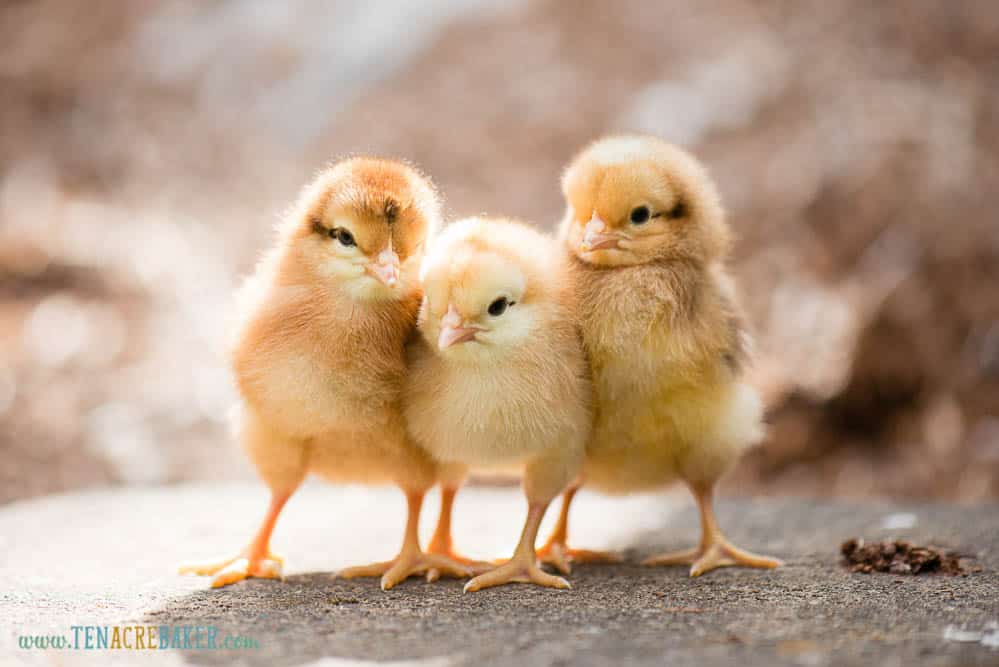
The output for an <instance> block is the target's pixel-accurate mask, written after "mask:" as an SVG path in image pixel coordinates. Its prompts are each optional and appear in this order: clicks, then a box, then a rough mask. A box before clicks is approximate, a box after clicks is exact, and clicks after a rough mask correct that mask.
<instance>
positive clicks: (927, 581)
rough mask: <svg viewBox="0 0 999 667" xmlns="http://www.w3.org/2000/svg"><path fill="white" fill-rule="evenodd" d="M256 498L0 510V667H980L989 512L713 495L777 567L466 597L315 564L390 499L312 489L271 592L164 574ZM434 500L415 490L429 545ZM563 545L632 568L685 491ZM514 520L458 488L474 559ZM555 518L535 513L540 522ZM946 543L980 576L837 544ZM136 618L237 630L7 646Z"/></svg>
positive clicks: (245, 523)
mask: <svg viewBox="0 0 999 667" xmlns="http://www.w3.org/2000/svg"><path fill="white" fill-rule="evenodd" d="M264 503H265V499H264V496H263V493H262V490H261V489H260V488H258V487H255V486H252V485H226V486H213V485H202V486H183V487H172V488H150V489H126V490H108V491H97V492H91V493H84V494H74V495H66V496H55V497H49V498H43V499H39V500H35V501H30V502H24V503H16V504H12V505H8V506H6V507H3V508H0V615H2V618H3V619H4V621H5V626H6V629H7V632H3V631H0V665H7V664H19V663H25V664H38V665H77V664H82V665H91V664H92V665H106V664H115V665H119V664H120V665H131V664H139V665H146V664H157V665H183V664H198V665H200V664H206V665H251V666H256V665H261V666H263V665H268V666H269V665H279V666H281V665H303V664H304V665H319V666H322V667H339V666H341V665H347V664H358V663H360V664H364V663H365V662H368V661H389V662H391V663H393V664H406V665H421V666H423V667H431V666H433V667H436V666H438V665H440V666H443V665H465V664H476V665H486V664H490V665H491V664H499V665H518V666H520V667H523V666H527V665H562V664H583V665H600V664H636V665H646V664H647V665H661V664H670V665H686V664H690V665H724V664H741V665H743V666H745V667H749V666H753V665H803V666H818V665H854V664H855V665H861V664H863V665H868V664H876V665H910V664H920V665H922V664H926V665H997V664H999V624H997V623H999V576H997V574H996V571H997V565H999V558H997V553H999V508H997V507H996V506H989V507H974V508H964V507H946V506H915V505H909V506H905V507H900V506H892V505H880V504H879V505H850V504H839V503H823V502H815V501H804V500H797V499H778V500H768V501H759V502H749V501H732V500H730V501H728V502H723V503H721V505H720V515H721V520H722V523H723V525H724V526H725V527H726V528H727V529H728V532H729V534H730V535H731V537H733V538H734V539H735V540H736V541H737V542H739V543H740V544H742V545H743V546H746V547H749V548H753V549H756V550H759V551H763V552H767V553H771V554H774V555H777V556H779V557H781V558H784V559H785V560H786V561H787V565H786V566H785V567H784V568H782V569H780V570H777V571H774V572H756V571H746V570H723V571H716V572H713V573H710V574H708V575H705V576H704V577H701V578H699V579H694V580H691V579H689V578H688V577H687V576H686V573H685V571H684V570H683V569H682V568H658V569H646V568H641V567H638V566H636V565H620V566H612V567H611V566H596V565H594V566H583V567H579V568H577V571H576V572H575V573H574V574H573V576H572V577H571V581H572V584H573V587H574V588H573V590H571V591H551V590H542V589H538V588H535V587H531V586H524V585H520V586H508V587H504V588H499V589H492V590H487V591H482V592H479V593H474V594H467V595H463V594H462V592H461V582H457V581H443V582H438V583H436V584H430V585H428V584H426V583H424V582H423V581H421V580H416V579H413V580H410V581H409V582H406V583H405V584H403V585H401V586H400V587H399V588H397V589H394V590H392V591H389V592H387V593H383V592H382V591H381V590H379V588H378V585H377V582H376V581H374V580H359V581H344V580H336V579H333V578H332V577H330V576H329V572H331V571H332V570H334V569H335V568H338V567H341V566H343V565H346V564H348V563H357V562H363V561H366V560H369V559H375V558H380V557H386V556H389V555H391V553H393V552H394V549H395V547H396V543H397V541H398V539H399V537H400V535H399V533H400V530H401V521H402V518H401V515H400V512H401V511H402V507H403V503H402V499H401V497H400V495H399V494H398V493H397V492H395V491H393V490H390V489H366V488H358V487H346V488H334V487H329V486H325V485H321V484H312V485H309V486H307V487H306V488H305V489H303V490H302V492H301V493H300V494H299V495H298V496H297V497H296V498H295V499H294V500H293V502H292V503H291V504H290V505H289V507H288V509H287V511H286V515H285V516H284V517H283V520H282V522H281V523H280V524H279V527H278V530H277V532H276V535H275V550H276V551H278V552H279V553H282V554H283V555H284V556H286V558H287V559H288V574H289V576H288V578H287V580H286V581H284V582H275V581H251V582H247V583H243V584H239V585H236V586H232V587H229V588H226V589H223V590H218V591H213V590H208V589H207V580H205V579H200V578H193V577H190V578H189V577H181V576H179V575H175V574H174V573H173V567H174V565H175V564H176V563H177V562H178V561H181V560H189V559H191V558H197V557H205V556H213V555H220V554H224V553H228V552H232V551H234V550H237V549H238V548H239V547H240V546H242V545H243V543H245V542H246V541H247V539H248V536H249V534H250V531H251V530H252V529H253V527H254V525H255V522H256V519H257V517H258V514H259V513H260V512H262V510H263V506H264ZM436 504H437V503H436V495H434V496H433V497H431V498H430V499H429V500H428V505H427V509H428V511H427V512H426V513H425V514H426V516H425V517H424V519H425V521H424V525H423V528H424V530H425V534H427V533H429V531H430V529H431V527H432V523H433V519H434V517H433V514H434V513H435V511H436ZM576 509H577V512H576V514H575V519H576V522H575V523H576V525H575V527H574V528H575V532H576V533H577V534H578V536H579V540H578V542H579V544H581V545H585V546H594V547H615V548H620V547H631V548H630V549H629V552H628V555H629V556H630V557H633V558H634V557H637V556H639V555H644V554H647V553H651V552H654V551H657V550H662V549H666V548H674V547H680V546H686V545H688V544H689V543H691V542H693V540H694V539H696V533H697V528H696V520H695V515H694V511H693V508H692V507H691V505H690V504H689V502H688V501H687V499H686V498H685V497H684V496H683V495H682V494H676V493H674V494H670V495H667V496H639V497H633V498H627V499H609V498H602V497H600V496H597V495H588V494H585V493H584V494H581V495H580V498H579V503H578V507H577V508H576ZM523 511H524V505H523V501H522V500H521V498H520V495H519V493H518V492H517V491H515V490H513V489H473V490H468V491H466V492H465V493H464V494H463V496H461V497H460V498H459V503H458V505H457V509H456V517H455V521H456V533H457V536H458V539H459V540H460V542H461V544H462V546H463V548H464V549H465V551H466V552H468V553H470V554H471V555H477V556H494V555H502V554H504V553H506V552H507V551H508V550H509V549H510V548H511V547H512V545H513V543H514V541H515V540H516V536H517V532H518V529H519V523H520V521H521V519H522V516H523ZM551 518H552V517H549V520H550V519H551ZM856 535H860V536H865V537H868V538H881V537H888V536H892V537H901V538H906V539H911V540H914V541H918V542H921V543H933V544H937V545H940V546H946V547H951V548H956V549H958V550H960V551H961V552H962V553H965V554H969V555H972V556H974V558H973V559H969V560H968V561H966V562H967V563H970V564H972V565H977V566H980V567H981V568H982V571H981V572H977V573H973V574H970V575H969V576H966V577H940V576H923V577H916V578H913V577H899V576H894V575H859V574H850V573H848V572H846V571H845V570H844V569H843V568H842V567H840V565H839V564H838V553H837V549H838V545H839V543H840V542H841V541H842V540H844V539H846V538H848V537H852V536H856ZM131 622H141V623H143V624H154V625H157V626H159V625H173V626H181V625H201V626H216V627H217V628H218V629H219V632H220V633H221V634H222V635H225V634H233V635H240V636H245V637H250V638H253V639H254V640H256V641H257V642H259V644H260V648H259V649H251V650H243V651H215V652H211V651H193V650H190V651H174V650H168V651H157V652H144V653H134V652H128V651H110V652H103V651H101V652H95V651H84V650H78V651H69V650H63V651H58V650H48V651H40V650H37V649H30V650H24V649H20V648H18V641H17V638H18V636H20V635H24V634H32V635H35V634H59V635H69V636H71V635H72V632H71V630H70V628H71V626H73V625H104V624H108V625H113V624H125V623H131Z"/></svg>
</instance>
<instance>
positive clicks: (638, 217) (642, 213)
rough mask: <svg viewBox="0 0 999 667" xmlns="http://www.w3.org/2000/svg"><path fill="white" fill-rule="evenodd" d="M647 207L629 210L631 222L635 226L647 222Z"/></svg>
mask: <svg viewBox="0 0 999 667" xmlns="http://www.w3.org/2000/svg"><path fill="white" fill-rule="evenodd" d="M649 215H650V214H649V207H648V206H638V207H636V208H633V209H631V222H632V223H633V224H636V225H642V224H645V223H646V222H648V221H649Z"/></svg>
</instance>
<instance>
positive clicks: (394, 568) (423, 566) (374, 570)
mask: <svg viewBox="0 0 999 667" xmlns="http://www.w3.org/2000/svg"><path fill="white" fill-rule="evenodd" d="M423 496H424V492H423V491H419V492H416V491H407V492H406V505H407V509H408V514H407V518H406V533H405V536H404V537H403V541H402V548H401V549H400V550H399V555H397V556H396V557H395V558H394V559H393V560H390V561H385V562H381V563H372V564H371V565H361V566H358V567H349V568H347V569H345V570H341V571H340V573H339V576H341V577H343V578H345V579H353V578H355V577H378V576H380V577H381V578H382V581H381V585H382V590H386V591H387V590H388V589H390V588H392V587H393V586H395V585H396V584H398V583H400V582H402V581H405V580H406V579H408V578H409V577H411V576H413V575H417V574H428V573H430V571H431V570H433V572H434V574H435V576H434V578H436V577H437V576H440V575H441V574H443V575H444V576H448V577H459V578H460V577H470V576H471V575H472V573H471V572H470V571H469V569H468V568H467V567H466V566H465V565H463V564H461V563H458V562H456V561H454V560H452V559H451V558H448V557H447V556H442V555H439V554H432V553H426V552H424V551H423V550H422V549H421V548H420V536H419V525H420V509H421V508H422V506H423Z"/></svg>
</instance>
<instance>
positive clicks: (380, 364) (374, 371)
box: [187, 158, 467, 588]
mask: <svg viewBox="0 0 999 667" xmlns="http://www.w3.org/2000/svg"><path fill="white" fill-rule="evenodd" d="M439 217H440V204H439V201H438V198H437V195H436V193H435V191H434V189H433V187H432V186H431V185H430V183H429V181H428V180H427V179H426V178H425V177H423V176H422V175H420V174H419V173H418V172H416V171H415V170H414V169H412V168H411V167H409V166H407V165H405V164H402V163H400V162H395V161H391V160H380V159H372V158H354V159H350V160H345V161H343V162H340V163H338V164H336V165H334V166H333V167H331V168H329V169H327V170H325V171H323V172H321V173H320V174H319V175H318V176H317V178H316V179H315V180H314V181H313V182H312V183H311V184H310V185H309V186H307V187H306V188H305V189H304V190H303V192H302V194H301V196H300V197H299V199H298V202H297V204H296V205H295V206H294V207H293V208H292V209H291V210H290V211H289V213H288V214H287V215H286V216H285V219H284V220H283V221H282V223H281V224H280V226H279V230H278V241H277V244H276V245H275V247H274V248H273V249H272V250H271V251H270V252H269V253H268V254H267V255H266V256H265V257H264V258H263V260H261V262H260V264H259V265H258V267H257V270H256V272H255V274H254V275H253V277H251V278H250V279H249V280H248V281H247V283H246V285H245V286H244V288H243V289H242V291H241V293H240V294H239V296H238V303H239V306H240V309H241V319H240V325H239V327H238V328H237V332H236V337H235V343H234V347H233V352H232V367H233V371H234V373H235V375H236V380H237V385H238V388H239V394H240V399H241V401H240V406H239V410H238V430H239V433H240V436H241V440H242V442H243V444H244V447H245V449H246V451H247V453H248V455H249V457H250V459H251V460H252V461H253V463H254V465H255V466H256V468H257V470H258V471H259V473H260V476H261V477H262V478H263V480H264V482H265V483H266V484H267V486H268V487H269V488H270V490H271V494H272V502H271V509H270V510H269V512H268V515H267V516H266V517H265V520H264V522H263V524H262V526H261V529H260V532H259V533H258V535H257V537H256V538H255V539H254V540H253V541H252V542H251V544H250V546H249V547H247V549H246V550H245V551H244V553H243V555H242V557H241V558H239V559H230V560H229V561H223V564H222V569H221V571H220V568H219V567H215V566H213V565H207V566H193V567H190V568H187V571H191V572H196V573H199V574H216V573H218V576H217V577H216V579H215V582H214V585H222V584H226V583H231V582H233V581H238V580H239V579H242V578H245V577H247V576H275V575H279V574H280V563H279V562H277V560H276V559H274V558H273V557H270V556H268V553H269V551H268V543H269V538H270V533H271V531H272V529H273V526H274V522H275V521H276V520H277V516H278V514H279V513H280V511H281V508H282V506H283V504H284V502H285V501H286V500H287V499H288V497H289V496H290V495H291V494H292V493H293V492H294V490H295V489H296V488H297V487H298V485H299V483H300V482H301V481H302V479H303V478H304V477H305V475H306V474H308V473H315V474H318V475H321V476H323V477H325V478H327V479H330V480H337V481H351V482H364V483H375V482H393V483H395V484H397V485H398V486H399V487H400V488H402V489H403V491H404V492H406V495H407V499H408V501H409V510H410V514H409V521H408V525H407V533H406V540H405V541H404V547H403V551H402V552H401V553H400V555H399V557H397V559H396V560H395V561H393V562H390V563H387V564H379V565H377V566H373V567H372V568H361V569H360V570H355V571H354V572H355V573H358V574H373V573H377V574H382V573H384V574H385V576H384V577H383V579H382V586H383V587H385V588H388V587H391V586H392V585H394V584H395V583H396V582H397V581H400V580H401V579H404V578H405V577H407V576H409V574H411V573H416V572H425V571H427V570H428V569H431V568H436V569H438V570H444V571H445V572H446V573H448V574H454V573H458V574H465V573H467V570H466V569H465V568H463V567H456V566H455V564H453V563H448V562H445V560H444V559H432V558H430V557H428V556H427V555H425V554H423V553H422V552H421V551H420V548H419V543H418V540H417V536H416V529H415V526H416V522H417V521H418V518H419V510H420V503H421V502H422V498H423V495H424V493H425V492H426V490H427V489H428V488H429V487H430V486H431V485H432V484H433V483H434V481H435V478H436V474H437V466H436V465H435V464H434V463H433V461H432V460H431V459H430V457H429V456H428V455H427V454H426V453H425V452H424V451H423V450H422V449H420V448H419V447H418V446H416V445H414V444H413V443H412V441H411V440H410V439H409V438H408V437H407V435H406V430H405V424H404V422H403V417H402V412H401V406H400V391H401V388H402V383H403V379H404V377H405V374H406V363H405V352H404V350H405V344H406V341H407V340H408V339H409V338H410V337H411V336H412V334H413V331H414V327H415V322H416V314H417V309H418V307H419V301H420V297H421V294H420V290H419V280H418V275H417V274H418V270H419V264H420V261H421V258H422V254H423V247H424V244H425V243H426V242H427V240H428V237H429V236H430V235H431V234H432V232H433V230H434V229H435V227H436V225H437V221H438V219H439ZM376 571H377V572H376Z"/></svg>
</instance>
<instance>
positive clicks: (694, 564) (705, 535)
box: [642, 484, 783, 577]
mask: <svg viewBox="0 0 999 667" xmlns="http://www.w3.org/2000/svg"><path fill="white" fill-rule="evenodd" d="M690 490H691V492H692V493H693V494H694V499H695V500H696V501H697V507H698V509H699V510H700V513H701V544H700V546H698V547H697V548H694V549H685V550H683V551H674V552H670V553H665V554H660V555H658V556H652V557H651V558H647V559H645V560H644V561H642V565H690V576H692V577H698V576H700V575H702V574H704V573H705V572H710V571H711V570H713V569H715V568H718V567H730V566H742V567H757V568H767V569H770V568H775V567H778V566H779V565H782V564H783V563H782V562H781V561H779V560H777V559H776V558H770V557H768V556H760V555H758V554H754V553H751V552H749V551H745V550H743V549H740V548H739V547H737V546H735V545H734V544H732V543H731V542H729V541H728V539H727V538H726V537H725V535H723V534H722V531H721V528H719V527H718V520H717V519H716V518H715V510H714V504H713V502H712V499H713V495H714V494H713V485H693V484H692V485H690Z"/></svg>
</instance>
